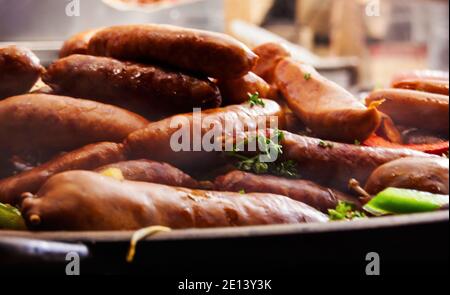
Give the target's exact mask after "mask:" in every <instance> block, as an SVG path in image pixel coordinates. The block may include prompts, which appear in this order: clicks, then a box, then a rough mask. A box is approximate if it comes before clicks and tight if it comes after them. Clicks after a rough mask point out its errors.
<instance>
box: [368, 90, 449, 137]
mask: <svg viewBox="0 0 450 295" xmlns="http://www.w3.org/2000/svg"><path fill="white" fill-rule="evenodd" d="M379 100H382V101H384V103H383V104H382V105H381V106H379V107H378V109H379V110H380V111H381V112H383V113H385V114H387V115H388V116H389V117H391V118H392V120H394V122H395V123H397V124H400V125H404V126H407V127H417V128H420V129H423V130H428V131H430V132H436V133H440V134H443V135H447V136H448V132H449V129H448V128H449V121H448V118H449V109H448V104H449V98H448V96H445V95H439V94H432V93H426V92H421V91H413V90H403V89H386V90H378V91H375V92H373V93H371V94H370V96H369V97H368V98H367V100H366V101H367V104H370V103H372V102H373V101H379Z"/></svg>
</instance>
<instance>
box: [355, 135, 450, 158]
mask: <svg viewBox="0 0 450 295" xmlns="http://www.w3.org/2000/svg"><path fill="white" fill-rule="evenodd" d="M363 145H365V146H369V147H384V148H393V149H405V148H406V149H412V150H416V151H420V152H424V153H427V154H433V155H439V156H442V155H443V154H445V153H448V151H449V148H450V143H449V142H448V141H444V142H438V143H427V144H397V143H392V142H390V141H388V140H386V139H384V138H382V137H380V136H378V135H375V134H374V135H372V136H371V137H370V138H369V139H367V140H366V141H365V142H364V143H363Z"/></svg>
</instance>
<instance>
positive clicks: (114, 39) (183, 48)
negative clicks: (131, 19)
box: [89, 25, 257, 79]
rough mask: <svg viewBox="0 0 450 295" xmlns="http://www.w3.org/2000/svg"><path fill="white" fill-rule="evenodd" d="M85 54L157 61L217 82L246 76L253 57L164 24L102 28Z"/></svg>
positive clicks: (225, 42) (221, 38)
mask: <svg viewBox="0 0 450 295" xmlns="http://www.w3.org/2000/svg"><path fill="white" fill-rule="evenodd" d="M89 54H92V55H99V56H108V57H114V58H117V59H121V60H130V61H138V62H145V63H147V62H157V63H160V64H164V65H169V66H172V67H174V68H178V69H181V70H185V71H187V72H191V73H200V74H203V75H206V76H208V77H212V78H218V79H236V78H239V77H242V76H244V75H245V74H247V73H248V72H249V71H250V70H251V69H252V68H253V66H254V64H255V62H256V60H257V56H256V55H255V54H254V53H253V52H252V51H251V50H250V49H248V48H247V47H246V46H245V45H244V44H242V43H241V42H239V41H237V40H236V39H234V38H232V37H230V36H227V35H224V34H220V33H213V32H207V31H200V30H192V29H185V28H179V27H174V26H167V25H131V26H116V27H111V28H106V29H103V30H100V31H99V32H97V33H96V34H95V35H94V36H93V37H92V39H91V41H90V42H89Z"/></svg>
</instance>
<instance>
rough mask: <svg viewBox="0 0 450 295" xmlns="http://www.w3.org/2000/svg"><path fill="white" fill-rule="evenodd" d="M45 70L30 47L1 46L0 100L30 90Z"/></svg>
mask: <svg viewBox="0 0 450 295" xmlns="http://www.w3.org/2000/svg"><path fill="white" fill-rule="evenodd" d="M43 71H44V68H43V67H42V66H41V64H40V61H39V58H38V57H37V56H36V55H35V54H34V53H33V52H32V51H31V50H29V49H26V48H22V47H17V46H8V47H0V100H1V99H4V98H7V97H11V96H15V95H19V94H24V93H26V92H28V91H29V90H30V89H31V88H32V87H33V85H34V84H35V83H36V82H37V81H38V79H39V77H40V75H41V74H42V72H43Z"/></svg>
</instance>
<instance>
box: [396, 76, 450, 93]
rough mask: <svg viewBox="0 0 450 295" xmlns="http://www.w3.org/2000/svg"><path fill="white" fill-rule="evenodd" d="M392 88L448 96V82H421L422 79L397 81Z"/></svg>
mask: <svg viewBox="0 0 450 295" xmlns="http://www.w3.org/2000/svg"><path fill="white" fill-rule="evenodd" d="M392 87H393V88H399V89H409V90H417V91H424V92H429V93H436V94H442V95H447V96H448V95H449V82H448V81H438V80H423V79H411V80H404V81H399V82H396V83H394V84H392Z"/></svg>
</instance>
